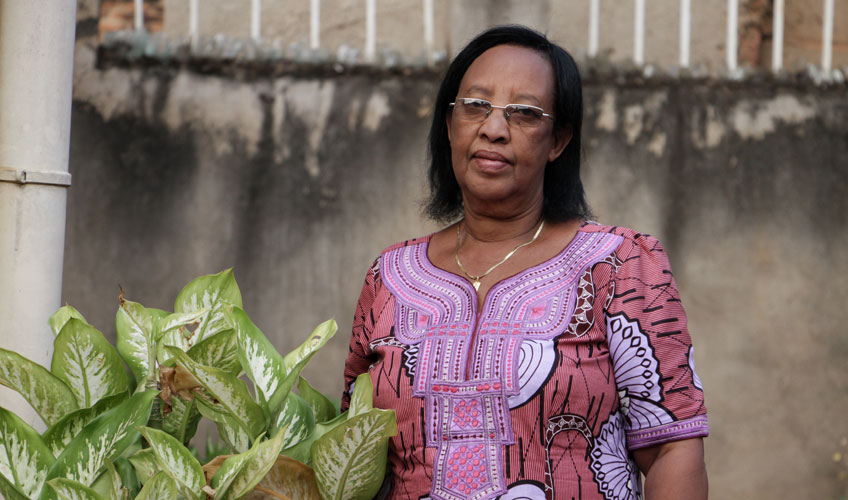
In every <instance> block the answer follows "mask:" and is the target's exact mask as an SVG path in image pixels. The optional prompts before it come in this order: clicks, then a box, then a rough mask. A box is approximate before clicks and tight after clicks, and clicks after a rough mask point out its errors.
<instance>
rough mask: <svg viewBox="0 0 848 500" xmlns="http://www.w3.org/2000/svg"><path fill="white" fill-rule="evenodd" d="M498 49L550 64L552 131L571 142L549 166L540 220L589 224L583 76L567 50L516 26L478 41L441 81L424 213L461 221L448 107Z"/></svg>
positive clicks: (489, 32)
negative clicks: (523, 50)
mask: <svg viewBox="0 0 848 500" xmlns="http://www.w3.org/2000/svg"><path fill="white" fill-rule="evenodd" d="M497 45H515V46H519V47H527V48H529V49H532V50H535V51H538V52H539V53H540V54H542V55H543V56H545V57H546V58H547V59H548V61H550V63H551V67H552V68H553V75H554V110H553V115H554V131H555V132H561V131H563V130H565V129H568V128H570V129H571V140H570V141H569V143H568V145H567V146H566V147H565V149H564V150H563V152H562V154H560V155H559V157H558V158H557V159H556V160H554V161H552V162H549V163H548V164H547V165H546V166H545V179H544V183H545V185H544V202H543V203H544V205H543V208H542V216H543V217H544V218H545V219H546V220H549V221H552V222H554V221H567V220H572V219H576V218H588V217H589V216H590V215H589V214H590V212H589V207H588V205H587V204H586V195H585V193H584V191H583V183H582V182H581V180H580V148H581V146H580V144H581V140H580V129H581V127H582V125H583V92H582V85H581V82H580V72H579V71H578V70H577V64H576V63H575V62H574V59H573V58H572V57H571V55H570V54H569V53H568V52H566V50H565V49H563V48H562V47H560V46H559V45H557V44H555V43H552V42H551V41H550V40H548V39H547V38H546V37H545V36H544V35H542V34H541V33H538V32H536V31H534V30H532V29H530V28H527V27H524V26H517V25H508V26H497V27H494V28H490V29H488V30H486V31H484V32H483V33H481V34H479V35H477V37H475V38H474V39H473V40H471V42H470V43H469V44H468V45H467V46H466V47H465V48H464V49H462V51H461V52H460V53H459V54H457V56H456V58H455V59H454V60H453V62H451V64H450V66H449V67H448V70H447V72H446V73H445V76H444V78H443V79H442V84H441V86H440V87H439V93H438V95H437V96H436V104H435V110H434V112H433V123H432V125H431V126H430V137H429V142H430V144H429V152H430V168H429V173H428V175H429V182H430V197H429V199H428V200H427V205H426V207H425V213H426V214H427V215H428V216H429V217H430V218H431V219H433V220H436V221H439V222H443V223H449V222H452V221H454V220H456V219H457V218H458V217H460V216H461V215H462V192H461V191H460V189H459V184H458V183H457V181H456V177H455V176H454V173H453V164H452V163H451V147H450V141H449V140H448V129H447V121H446V118H447V113H448V108H449V106H448V105H449V104H450V103H451V102H453V101H454V100H456V95H457V92H459V84H460V82H461V81H462V77H463V76H465V72H466V71H467V70H468V67H469V66H471V63H473V62H474V60H475V59H477V58H478V57H479V56H480V55H481V54H482V53H483V52H485V51H487V50H488V49H490V48H492V47H495V46H497Z"/></svg>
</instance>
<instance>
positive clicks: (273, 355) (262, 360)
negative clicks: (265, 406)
mask: <svg viewBox="0 0 848 500" xmlns="http://www.w3.org/2000/svg"><path fill="white" fill-rule="evenodd" d="M232 321H233V325H234V327H235V330H236V335H237V336H238V357H239V360H240V361H241V366H242V367H243V368H244V371H245V373H247V376H248V377H250V380H252V381H253V386H254V387H255V388H256V390H257V391H258V392H259V393H261V398H259V399H260V401H268V400H270V399H271V396H272V395H273V394H274V393H275V391H276V390H277V388H278V387H279V384H280V382H281V381H282V380H283V379H284V378H285V376H286V367H285V364H284V363H283V357H282V356H280V353H278V352H277V350H276V349H275V348H274V345H273V344H271V342H270V341H269V340H268V339H267V338H266V337H265V335H264V334H263V333H262V332H261V331H260V330H259V328H258V327H257V326H256V325H254V324H253V322H252V321H250V318H248V317H247V314H245V312H244V311H243V310H242V309H240V308H236V307H234V308H233V310H232Z"/></svg>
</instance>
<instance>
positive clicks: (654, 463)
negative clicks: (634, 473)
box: [632, 438, 707, 500]
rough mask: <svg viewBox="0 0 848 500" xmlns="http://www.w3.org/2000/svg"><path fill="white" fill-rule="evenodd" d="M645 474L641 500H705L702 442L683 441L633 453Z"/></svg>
mask: <svg viewBox="0 0 848 500" xmlns="http://www.w3.org/2000/svg"><path fill="white" fill-rule="evenodd" d="M632 453H633V458H634V459H635V460H636V465H638V466H639V469H640V470H641V471H642V473H643V474H645V500H706V499H707V468H706V466H705V465H704V441H703V439H701V438H694V439H684V440H682V441H672V442H670V443H663V444H658V445H656V446H649V447H647V448H642V449H638V450H633V451H632Z"/></svg>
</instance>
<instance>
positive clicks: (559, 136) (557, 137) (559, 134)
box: [548, 125, 572, 163]
mask: <svg viewBox="0 0 848 500" xmlns="http://www.w3.org/2000/svg"><path fill="white" fill-rule="evenodd" d="M571 135H572V129H571V125H566V126H564V127H562V128H561V129H559V130H556V131H554V145H553V147H552V148H551V152H550V153H549V154H548V163H550V162H552V161H554V160H556V159H557V158H559V155H561V154H562V151H563V150H564V149H565V147H566V146H568V143H569V142H571Z"/></svg>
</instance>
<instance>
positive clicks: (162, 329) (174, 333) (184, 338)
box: [156, 310, 207, 365]
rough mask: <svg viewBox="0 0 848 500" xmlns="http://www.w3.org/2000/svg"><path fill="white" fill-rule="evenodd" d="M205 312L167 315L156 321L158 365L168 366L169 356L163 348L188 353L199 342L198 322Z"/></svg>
mask: <svg viewBox="0 0 848 500" xmlns="http://www.w3.org/2000/svg"><path fill="white" fill-rule="evenodd" d="M206 312H207V311H206V310H200V311H190V312H183V313H174V314H169V315H168V316H165V317H163V318H158V319H157V320H156V346H157V347H156V359H157V361H158V362H159V363H160V364H163V365H168V364H170V361H171V357H172V356H171V354H170V353H169V352H168V350H167V349H165V346H167V345H171V346H175V347H179V348H180V349H181V350H183V351H188V350H189V349H191V348H192V347H194V345H195V344H197V343H198V341H199V340H200V339H199V337H198V336H197V333H198V329H199V328H200V322H201V320H202V319H203V316H204V315H205V314H206Z"/></svg>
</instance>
